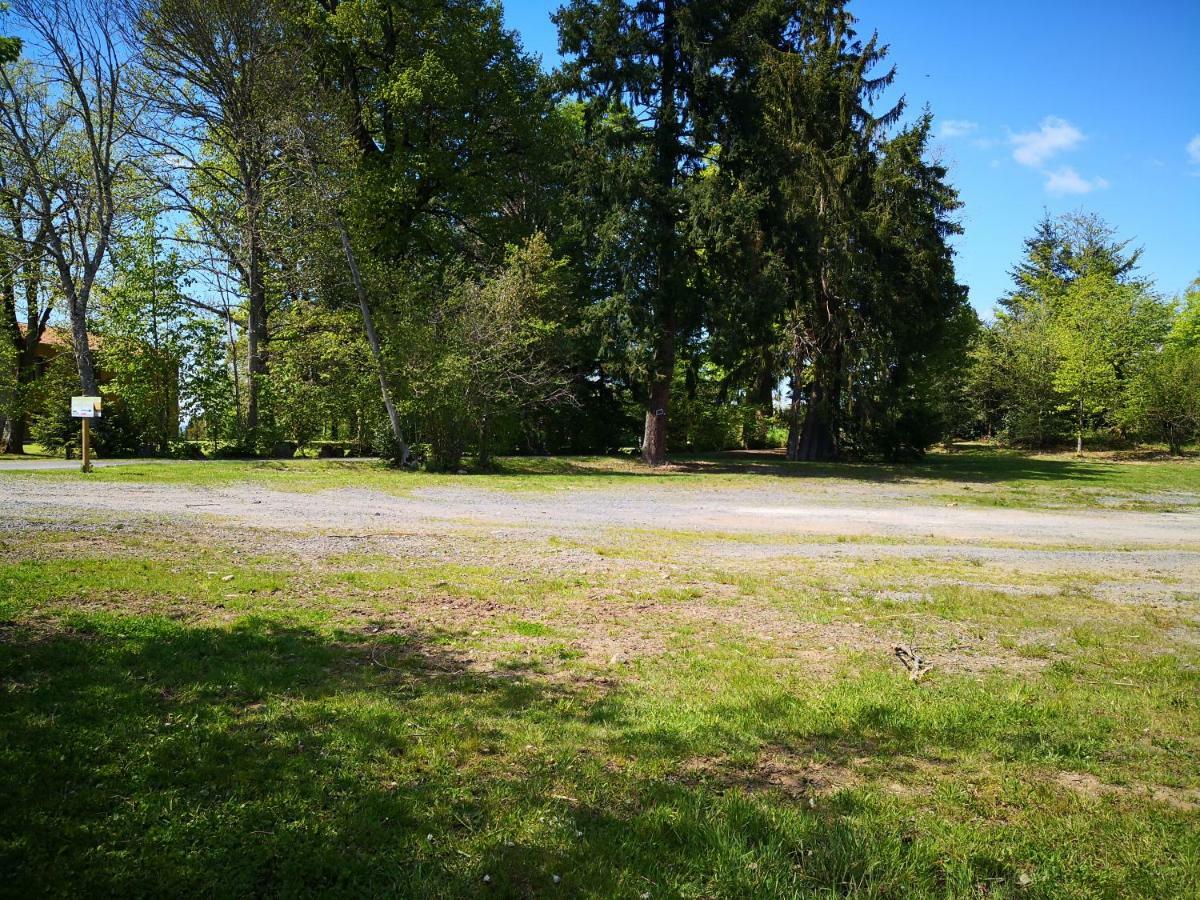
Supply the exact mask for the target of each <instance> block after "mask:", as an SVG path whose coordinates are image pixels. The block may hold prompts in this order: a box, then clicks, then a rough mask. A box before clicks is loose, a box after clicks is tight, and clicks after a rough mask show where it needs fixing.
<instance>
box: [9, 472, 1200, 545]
mask: <svg viewBox="0 0 1200 900" xmlns="http://www.w3.org/2000/svg"><path fill="white" fill-rule="evenodd" d="M0 506H2V507H3V512H4V515H6V516H7V517H10V518H11V517H13V516H16V517H17V518H20V517H22V516H37V517H45V516H51V517H54V516H57V515H60V514H61V515H78V514H80V513H88V512H91V513H109V514H117V515H120V514H131V515H133V514H151V515H167V516H178V517H183V518H195V517H204V518H209V519H211V517H214V516H215V517H218V518H221V519H225V520H228V521H229V522H230V523H231V524H238V525H244V526H251V527H268V528H274V529H282V530H292V531H310V530H319V531H339V532H345V531H357V532H364V533H369V532H384V531H388V530H395V529H413V528H419V527H421V526H422V525H435V524H436V525H440V526H443V527H446V526H450V527H452V526H454V525H457V524H470V525H499V526H504V527H507V528H515V529H520V530H525V531H531V532H539V533H540V532H544V533H571V534H577V533H588V534H593V535H595V534H599V533H600V532H601V531H603V530H604V529H607V528H619V529H641V528H646V529H651V528H653V529H670V530H677V531H701V532H703V531H712V532H743V533H747V532H748V533H760V534H763V535H805V534H811V535H848V536H877V537H884V538H905V539H910V540H928V539H933V540H938V539H941V540H955V541H963V540H968V541H970V540H978V541H1005V542H1012V543H1015V544H1021V545H1038V544H1059V545H1061V544H1079V545H1084V546H1088V547H1098V548H1105V547H1108V548H1115V547H1129V548H1133V547H1137V546H1143V547H1144V546H1158V547H1173V546H1184V547H1188V546H1191V547H1200V513H1197V512H1191V511H1189V512H1129V511H1115V510H1104V511H1060V510H1033V509H1007V508H993V507H978V506H967V505H963V506H958V505H952V504H946V503H942V504H940V505H939V504H937V503H935V502H932V501H930V502H920V501H914V500H912V499H904V498H897V497H895V496H889V495H888V494H887V493H886V492H871V491H862V490H849V491H846V492H845V494H844V495H842V494H833V495H831V494H830V492H829V491H827V490H825V489H820V490H812V489H809V488H807V487H806V486H805V485H804V483H801V484H800V485H798V486H797V487H796V488H784V489H780V488H772V489H764V488H756V487H744V488H743V487H716V488H705V487H703V486H699V487H696V488H692V487H686V486H684V487H680V486H670V487H661V486H639V487H636V488H631V487H614V488H593V487H588V488H581V489H579V490H555V491H548V492H540V491H539V492H505V491H493V490H487V489H483V488H475V487H471V486H469V485H465V486H463V487H454V488H427V489H419V490H416V491H414V492H412V493H411V494H409V495H406V496H396V495H392V494H387V493H382V492H377V491H370V490H362V489H337V490H329V491H321V492H317V493H291V492H283V491H274V490H268V489H265V488H262V487H258V486H254V485H233V486H224V487H219V488H205V487H195V486H176V485H158V484H145V485H134V484H118V483H107V482H84V481H73V480H72V481H67V480H60V479H54V480H49V479H41V478H36V477H28V476H26V477H21V478H5V477H4V476H3V475H2V474H0Z"/></svg>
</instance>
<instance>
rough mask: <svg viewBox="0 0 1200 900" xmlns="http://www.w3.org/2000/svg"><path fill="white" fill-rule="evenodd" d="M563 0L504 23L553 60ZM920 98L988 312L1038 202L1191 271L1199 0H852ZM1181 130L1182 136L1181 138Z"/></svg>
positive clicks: (511, 10) (1195, 239)
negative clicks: (1075, 213) (1089, 217)
mask: <svg viewBox="0 0 1200 900" xmlns="http://www.w3.org/2000/svg"><path fill="white" fill-rule="evenodd" d="M559 5H560V3H559V2H558V0H551V2H542V0H508V2H507V3H506V4H505V10H506V11H505V16H506V21H507V23H508V25H509V26H510V27H511V28H514V29H516V30H517V31H519V32H520V33H521V36H522V38H523V40H524V42H525V46H526V47H527V48H528V49H529V50H531V51H533V52H535V53H539V54H541V56H542V58H543V64H544V65H546V66H547V67H552V66H553V65H554V64H555V63H556V62H557V36H556V34H555V30H554V26H553V24H551V22H550V14H551V12H552V11H553V10H554V9H556V8H557V7H558V6H559ZM850 8H851V10H852V11H853V12H854V14H855V15H856V16H858V18H859V29H860V31H862V32H863V33H868V34H869V33H870V31H872V30H878V32H879V35H880V38H881V39H882V40H883V41H884V42H885V43H887V44H889V45H890V46H891V50H892V56H891V58H892V61H893V62H894V63H895V64H896V66H897V69H898V75H897V82H896V86H895V88H894V90H893V94H892V95H890V96H893V97H895V96H899V95H900V94H903V95H905V97H906V98H907V100H908V103H909V109H910V111H911V112H918V111H919V110H920V109H921V107H922V106H923V105H925V104H926V103H928V104H929V106H930V107H931V108H932V110H933V113H934V115H935V117H936V121H937V122H938V140H937V149H938V152H939V153H940V154H941V155H942V158H943V160H944V161H945V162H947V163H948V164H949V165H950V169H951V180H952V181H953V183H954V184H955V185H956V186H957V187H958V189H959V191H960V193H961V195H962V199H963V201H964V202H965V204H966V205H965V207H964V209H963V211H962V221H963V224H964V226H965V228H966V233H965V235H964V236H963V237H962V238H960V239H959V241H958V242H957V250H958V273H959V278H960V280H961V281H962V282H963V283H965V284H967V285H968V286H969V287H970V289H971V301H972V303H974V305H975V307H976V308H977V309H978V310H979V311H980V312H981V313H983V314H985V315H986V314H987V313H988V312H990V310H991V308H992V306H993V304H994V303H995V301H996V299H997V298H998V297H999V296H1000V295H1001V294H1002V293H1004V291H1005V290H1006V289H1007V287H1008V283H1009V281H1008V274H1007V273H1008V269H1009V268H1010V267H1011V266H1012V264H1013V263H1014V262H1015V261H1016V259H1017V258H1018V257H1019V255H1020V252H1021V241H1022V240H1023V239H1024V238H1025V236H1026V235H1028V234H1029V233H1030V232H1031V231H1032V229H1033V227H1034V225H1035V224H1036V222H1037V221H1038V219H1039V218H1040V217H1041V215H1042V211H1043V210H1049V211H1050V212H1051V213H1053V214H1057V213H1060V212H1068V211H1072V210H1085V211H1089V212H1096V213H1099V214H1100V215H1102V216H1103V217H1104V218H1105V219H1107V220H1108V221H1109V222H1110V223H1111V224H1112V225H1114V226H1116V227H1117V228H1118V229H1119V231H1120V233H1121V235H1122V236H1124V237H1129V238H1133V239H1134V241H1135V243H1137V244H1140V245H1142V246H1144V247H1145V255H1144V256H1143V258H1142V259H1143V261H1142V271H1143V273H1144V274H1146V275H1148V276H1149V277H1151V278H1153V279H1154V281H1155V283H1156V284H1157V286H1158V289H1159V290H1160V291H1162V292H1163V293H1166V294H1176V293H1179V292H1180V291H1182V290H1183V289H1184V288H1185V287H1186V286H1187V284H1188V283H1189V282H1190V281H1191V280H1192V279H1193V278H1196V277H1197V276H1200V0H1175V2H1169V0H1142V2H1137V3H1133V2H1130V0H1120V2H1117V0H1096V2H1085V0H1041V2H1030V0H1006V2H972V0H968V2H964V0H857V2H852V3H851V7H850ZM1189 145H1190V149H1189Z"/></svg>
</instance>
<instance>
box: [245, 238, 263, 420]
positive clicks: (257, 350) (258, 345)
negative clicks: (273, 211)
mask: <svg viewBox="0 0 1200 900" xmlns="http://www.w3.org/2000/svg"><path fill="white" fill-rule="evenodd" d="M251 218H253V216H251ZM248 230H249V231H250V234H248V235H247V237H248V239H249V240H248V245H249V246H248V250H249V253H248V257H249V259H248V265H247V267H246V269H247V271H246V276H247V281H248V282H249V283H248V284H247V289H248V293H249V295H250V296H249V299H250V308H249V311H248V312H249V315H248V316H247V320H246V378H247V384H246V430H247V432H249V434H250V437H251V440H257V438H258V426H259V393H260V388H261V382H262V380H263V378H264V377H265V376H266V374H267V287H266V283H265V281H264V278H263V271H262V248H261V246H260V243H259V236H258V229H257V226H256V225H251V226H249V229H248Z"/></svg>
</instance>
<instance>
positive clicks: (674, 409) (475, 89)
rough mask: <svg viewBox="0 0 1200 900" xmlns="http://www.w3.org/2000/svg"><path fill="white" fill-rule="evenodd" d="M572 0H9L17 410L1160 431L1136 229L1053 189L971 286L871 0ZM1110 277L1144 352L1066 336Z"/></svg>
mask: <svg viewBox="0 0 1200 900" xmlns="http://www.w3.org/2000/svg"><path fill="white" fill-rule="evenodd" d="M554 21H555V23H556V25H557V28H558V34H559V46H560V52H561V55H562V57H563V62H562V64H561V65H560V66H559V67H558V68H557V69H556V70H554V71H552V72H546V71H544V70H543V68H542V66H541V65H540V62H539V60H538V59H536V58H535V57H533V56H531V55H530V54H529V53H528V52H526V51H525V50H524V48H523V47H522V46H521V44H520V42H519V40H518V38H517V37H516V35H515V34H513V33H512V32H511V31H509V30H506V29H505V28H504V25H503V16H502V10H501V8H500V7H499V5H498V4H496V3H493V2H489V0H12V2H11V3H10V10H9V15H8V18H7V22H8V25H9V29H8V30H9V31H10V32H12V33H13V34H14V35H15V36H17V37H19V38H20V44H21V45H22V46H17V42H16V41H11V40H10V41H8V42H6V43H4V44H3V45H0V55H2V56H3V60H4V61H3V63H2V65H0V201H2V203H3V215H2V216H0V220H2V221H0V258H2V262H0V293H2V298H3V327H4V329H5V331H6V334H7V339H6V340H5V341H4V346H3V348H2V349H0V418H2V419H3V420H4V421H3V433H4V439H5V442H6V444H7V447H8V449H9V450H10V451H12V452H21V449H22V448H23V446H24V444H25V442H26V441H27V440H29V439H30V437H31V436H32V437H34V438H37V440H38V441H39V442H40V443H42V444H43V445H46V446H48V447H52V448H57V447H62V446H64V445H69V444H70V442H71V441H72V440H73V434H74V423H73V422H72V421H71V420H70V419H69V417H68V416H67V406H66V402H65V398H66V397H68V396H69V395H70V394H72V393H77V392H83V393H87V394H95V393H100V394H102V395H104V396H105V398H106V410H107V412H106V417H105V419H104V420H103V421H102V422H101V423H100V428H99V429H98V433H97V440H98V441H99V442H100V443H101V444H102V446H103V447H104V448H105V449H107V450H108V451H110V452H122V451H125V452H135V451H137V450H138V449H148V450H150V451H154V452H190V451H191V450H194V448H196V447H197V446H199V443H198V442H203V443H204V445H205V446H207V447H208V448H209V450H210V452H212V451H213V450H216V452H225V453H231V454H238V455H243V454H245V455H254V454H263V453H270V452H272V451H273V450H274V449H276V448H278V447H279V446H280V445H281V444H282V445H283V446H284V447H285V448H286V447H289V446H295V445H305V444H311V443H313V442H318V441H319V442H324V445H325V446H330V445H332V444H341V445H345V446H347V447H351V448H354V449H356V450H366V451H370V452H377V453H381V454H383V455H385V456H387V457H389V458H391V459H393V460H395V461H396V462H397V463H400V464H411V463H413V462H415V461H417V460H420V459H424V461H425V463H426V464H427V465H429V466H430V467H437V468H443V469H445V468H456V467H457V466H458V465H459V464H460V460H461V459H462V458H463V456H464V455H466V454H473V455H475V456H476V457H477V458H478V460H479V462H480V463H486V462H487V460H488V459H489V458H490V456H491V455H492V454H495V453H500V452H514V451H515V452H605V451H609V450H612V449H615V448H621V447H629V446H636V447H638V448H639V451H640V453H641V455H642V457H643V458H644V459H645V460H646V461H647V462H649V463H651V464H659V463H662V462H663V461H664V460H665V459H666V456H667V452H668V449H669V448H670V449H674V450H684V449H716V448H724V447H729V446H747V447H763V446H773V445H778V446H786V448H787V454H788V456H789V458H792V459H806V460H822V459H831V458H835V457H838V456H841V455H846V454H880V455H884V456H888V457H891V458H898V457H904V456H911V455H914V454H919V453H921V452H923V451H924V450H925V449H926V448H927V447H929V446H930V445H931V444H933V443H935V442H936V441H938V440H941V439H943V438H945V437H946V436H947V435H950V434H953V433H962V434H983V433H990V434H996V435H1001V434H1002V435H1004V436H1006V437H1007V438H1009V439H1011V440H1014V441H1021V442H1028V443H1045V442H1048V441H1052V440H1056V439H1059V438H1061V436H1062V434H1063V433H1064V431H1066V430H1070V429H1071V428H1074V431H1075V432H1076V433H1077V434H1078V435H1079V436H1082V434H1083V432H1084V430H1085V429H1090V430H1093V431H1094V430H1095V429H1096V428H1098V427H1102V426H1103V427H1111V428H1113V429H1118V430H1123V433H1127V434H1134V433H1143V432H1146V433H1149V432H1150V431H1155V429H1158V430H1157V431H1155V433H1156V434H1158V433H1161V434H1163V435H1168V431H1167V430H1163V429H1162V428H1160V424H1161V423H1160V424H1155V422H1157V420H1155V419H1154V415H1155V414H1152V413H1151V412H1149V411H1148V410H1149V408H1150V407H1151V406H1154V405H1155V403H1153V402H1151V399H1152V396H1153V394H1154V390H1155V389H1154V388H1153V387H1152V384H1153V383H1159V382H1162V380H1163V379H1169V378H1175V379H1176V380H1178V378H1180V377H1182V376H1181V375H1180V374H1179V373H1180V372H1183V371H1184V368H1180V367H1186V365H1191V363H1190V362H1189V360H1190V359H1191V357H1190V356H1188V355H1187V353H1188V352H1190V350H1187V351H1186V352H1185V351H1184V350H1181V351H1180V353H1181V354H1182V355H1181V356H1180V357H1179V359H1180V360H1183V362H1180V361H1177V360H1176V359H1175V357H1173V356H1172V357H1170V359H1169V360H1168V358H1167V356H1165V355H1164V354H1163V353H1162V352H1160V349H1161V347H1163V346H1165V344H1163V341H1165V340H1166V339H1165V337H1164V334H1165V332H1164V331H1163V328H1164V327H1165V326H1164V325H1163V323H1165V322H1167V321H1168V320H1169V319H1171V317H1172V315H1174V314H1173V313H1168V312H1163V310H1166V309H1167V304H1165V303H1163V302H1162V301H1160V300H1158V299H1156V298H1154V297H1153V293H1152V291H1151V289H1150V286H1149V285H1145V284H1143V283H1142V282H1140V281H1138V280H1137V278H1136V275H1135V274H1134V272H1135V264H1136V257H1131V256H1130V255H1129V254H1127V253H1126V249H1125V247H1124V246H1123V245H1114V244H1113V241H1114V240H1115V239H1113V238H1112V235H1111V234H1108V233H1100V232H1096V233H1095V234H1092V235H1091V238H1086V240H1093V242H1094V243H1096V242H1098V243H1097V247H1099V248H1100V249H1107V251H1111V254H1110V255H1111V256H1112V259H1111V260H1109V261H1108V262H1107V263H1105V264H1104V265H1106V266H1108V268H1107V269H1105V268H1103V266H1101V264H1100V263H1099V262H1096V261H1095V260H1092V259H1091V257H1089V256H1088V254H1089V253H1091V252H1092V251H1093V250H1096V253H1097V254H1099V252H1100V250H1097V249H1096V248H1091V249H1087V248H1085V247H1084V245H1083V244H1080V243H1079V241H1081V240H1084V242H1085V243H1086V240H1085V238H1084V237H1081V236H1080V233H1077V229H1075V230H1072V228H1073V227H1074V226H1072V228H1065V226H1064V228H1065V230H1061V233H1059V231H1056V230H1055V229H1057V228H1058V226H1057V225H1053V223H1051V224H1048V225H1047V226H1046V227H1047V228H1049V229H1050V230H1051V231H1053V232H1054V233H1053V234H1050V233H1047V234H1044V235H1043V234H1041V232H1039V237H1038V239H1037V241H1043V242H1046V241H1048V242H1050V243H1054V244H1055V247H1054V248H1052V249H1045V248H1042V249H1039V248H1040V247H1041V245H1040V244H1039V245H1038V247H1035V246H1034V244H1036V243H1037V241H1035V242H1034V244H1031V245H1030V247H1029V248H1028V249H1029V252H1030V254H1034V253H1035V252H1036V253H1043V252H1044V253H1048V254H1049V256H1048V257H1047V258H1046V259H1045V260H1042V261H1036V260H1034V259H1033V258H1032V257H1031V259H1030V260H1029V261H1028V265H1027V266H1025V265H1023V267H1022V269H1021V271H1020V278H1021V279H1024V281H1022V282H1021V283H1020V285H1019V286H1018V290H1017V291H1015V292H1014V294H1013V295H1012V297H1011V298H1007V299H1006V300H1005V304H1004V308H1003V309H1002V311H1001V313H1000V315H999V316H998V317H997V319H996V322H995V323H993V324H989V325H987V326H983V325H981V323H980V322H979V320H978V318H977V317H976V315H975V313H974V312H973V311H972V309H971V307H970V305H969V304H968V302H967V292H966V289H965V288H964V287H963V286H962V285H960V284H959V283H958V281H957V279H956V277H955V272H954V265H953V252H952V249H951V246H950V240H951V239H952V237H953V236H954V235H956V234H958V233H959V231H960V226H959V224H958V221H957V219H956V212H957V210H958V209H959V206H960V202H959V199H958V196H957V194H956V192H955V190H954V188H953V187H952V186H951V184H950V183H949V181H948V175H947V171H946V169H945V167H944V166H942V165H941V164H940V163H939V162H938V161H937V159H936V155H935V153H934V152H933V151H932V149H931V143H932V130H933V118H932V114H931V113H930V111H928V110H924V111H922V112H921V113H920V114H918V115H916V116H913V117H908V118H907V120H906V117H905V106H904V102H903V99H902V98H892V97H890V96H889V95H890V93H891V88H892V84H893V81H894V78H895V71H894V69H892V68H891V67H890V66H889V65H888V63H887V47H886V45H884V44H883V43H882V42H881V41H880V39H879V37H878V36H876V35H865V34H859V33H857V32H856V21H855V18H854V16H853V15H852V13H851V12H850V10H849V9H848V4H847V3H846V2H844V0H840V2H839V0H732V2H719V3H718V2H711V0H638V2H626V0H571V2H568V3H566V5H564V6H563V7H562V8H561V9H559V10H558V12H557V13H556V14H555V16H554ZM1093 224H1095V223H1093ZM1097 227H1099V226H1097ZM1093 230H1095V229H1093ZM1055 242H1057V243H1055ZM1089 246H1090V245H1089ZM1122 254H1125V255H1122ZM1085 257H1086V258H1087V259H1086V260H1085ZM1097 258H1098V257H1097ZM1039 260H1040V257H1039ZM1039 266H1044V267H1045V270H1044V271H1043V270H1042V269H1041V268H1038V267H1039ZM1106 279H1107V280H1106ZM1026 282H1027V283H1026ZM1022 285H1023V286H1022ZM1110 294H1111V295H1113V296H1116V295H1120V296H1121V297H1124V298H1125V300H1123V301H1121V302H1125V303H1127V305H1128V306H1129V307H1130V310H1131V311H1130V312H1129V313H1128V316H1129V317H1131V319H1130V324H1129V329H1128V330H1127V332H1122V333H1121V335H1122V336H1121V337H1120V338H1119V340H1121V341H1126V340H1127V341H1131V342H1136V341H1141V342H1142V343H1141V344H1138V349H1137V350H1136V352H1135V350H1134V349H1131V348H1133V346H1134V345H1133V343H1127V344H1125V345H1123V347H1124V349H1123V350H1122V351H1120V352H1117V351H1115V350H1111V348H1109V345H1110V344H1112V343H1113V341H1114V340H1118V339H1117V338H1116V337H1114V335H1115V334H1116V333H1115V332H1112V331H1109V332H1107V334H1106V336H1105V337H1104V341H1108V344H1105V345H1104V347H1100V345H1099V344H1096V345H1095V346H1092V345H1088V346H1086V347H1085V346H1083V345H1079V346H1076V345H1074V344H1071V342H1070V341H1069V340H1068V339H1067V337H1066V336H1067V335H1075V336H1078V335H1082V334H1084V333H1085V332H1086V331H1087V329H1083V328H1080V327H1075V326H1076V325H1077V324H1078V323H1077V322H1076V321H1075V319H1072V318H1071V317H1076V319H1079V317H1082V318H1081V319H1080V321H1084V320H1086V321H1087V322H1089V323H1090V322H1092V318H1089V317H1091V316H1093V315H1094V316H1101V317H1102V316H1103V315H1110V314H1111V315H1116V313H1114V312H1112V310H1111V309H1109V307H1110V306H1112V303H1116V302H1117V301H1112V303H1110V301H1109V299H1108V298H1109V296H1110ZM1102 296H1103V299H1101V297H1102ZM1063 298H1067V299H1063ZM1087 298H1091V299H1087ZM1089 304H1090V305H1089ZM1093 307H1095V310H1093V311H1091V312H1089V311H1086V310H1092V308H1093ZM1101 307H1103V308H1104V309H1105V310H1109V311H1108V312H1105V313H1102V312H1101V311H1100V308H1101ZM1134 307H1136V309H1134ZM1085 308H1086V309H1085ZM1152 310H1159V313H1153V312H1152ZM1155 315H1158V318H1157V319H1155ZM1151 319H1154V321H1155V322H1157V323H1158V324H1152V323H1151V321H1150V320H1151ZM1171 327H1172V328H1173V327H1174V326H1171ZM1181 327H1182V326H1181ZM1156 329H1157V330H1156ZM1081 340H1082V338H1081ZM1097 340H1098V341H1099V340H1100V339H1099V338H1097ZM50 345H53V346H56V347H60V348H61V350H62V352H55V353H52V354H48V353H47V352H46V347H47V346H50ZM1172 346H1174V345H1172ZM1181 346H1182V345H1181ZM1188 347H1191V345H1188ZM1106 348H1107V349H1106ZM1145 348H1153V350H1154V354H1153V355H1154V357H1155V359H1159V358H1160V357H1161V358H1162V360H1164V361H1163V362H1162V364H1161V366H1160V367H1159V369H1160V370H1161V371H1159V370H1156V371H1159V374H1158V375H1157V376H1152V375H1150V374H1147V373H1149V372H1150V369H1151V367H1149V365H1148V363H1147V360H1148V359H1149V356H1150V354H1149V351H1147V352H1143V350H1144V349H1145ZM1036 353H1044V354H1050V355H1051V356H1053V358H1054V360H1055V364H1054V366H1053V374H1052V375H1049V374H1047V373H1048V372H1049V371H1050V370H1049V369H1048V368H1046V367H1044V366H1039V365H1038V364H1037V362H1036V361H1034V360H1035V357H1033V356H1030V354H1036ZM1122 353H1124V354H1125V355H1124V356H1122V355H1121V354H1122ZM1100 358H1103V359H1105V360H1109V361H1111V364H1112V372H1108V370H1107V369H1106V370H1104V372H1101V371H1100V369H1101V368H1102V367H1101V366H1099V365H1098V364H1097V362H1096V361H1097V359H1100ZM1107 364H1108V363H1105V365H1107ZM1022 367H1024V369H1022ZM1172 367H1174V368H1172ZM1026 369H1028V370H1029V374H1028V379H1027V381H1028V383H1026V382H1020V384H1019V386H1018V383H1017V381H1016V380H1014V379H1015V377H1016V376H1015V375H1014V374H1013V373H1014V372H1016V371H1017V370H1021V371H1025V370H1026ZM1106 373H1107V374H1106ZM1110 376H1111V377H1110ZM1155 377H1157V378H1158V379H1159V382H1154V378H1155ZM1039 378H1040V379H1041V381H1040V382H1037V384H1034V382H1035V381H1037V379H1039ZM1047 378H1050V381H1049V382H1047V381H1046V379H1047ZM1106 379H1107V380H1106ZM1168 393H1169V394H1170V396H1171V398H1172V399H1174V398H1175V396H1176V395H1175V394H1174V393H1171V392H1168ZM1117 396H1120V397H1121V398H1122V399H1121V401H1120V403H1119V404H1118V403H1117V402H1116V401H1114V400H1113V398H1114V397H1117ZM1139 398H1140V399H1139ZM1189 402H1190V401H1189ZM1139 403H1140V404H1141V406H1138V404H1139ZM1159 405H1161V404H1159ZM1190 408H1191V407H1189V409H1190ZM180 421H183V422H185V423H186V437H187V438H189V439H191V440H189V441H187V442H181V441H179V440H178V437H179V434H178V423H179V422H180ZM1071 423H1074V424H1073V425H1072V424H1071ZM1172 428H1173V430H1169V434H1170V435H1175V437H1168V438H1167V439H1169V440H1171V441H1173V444H1172V445H1173V446H1178V442H1180V441H1186V439H1187V438H1188V435H1189V432H1188V426H1186V424H1185V425H1179V426H1172ZM1089 433H1091V432H1089Z"/></svg>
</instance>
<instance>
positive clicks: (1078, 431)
mask: <svg viewBox="0 0 1200 900" xmlns="http://www.w3.org/2000/svg"><path fill="white" fill-rule="evenodd" d="M1075 455H1076V456H1083V400H1080V401H1079V412H1078V415H1077V417H1076V419H1075Z"/></svg>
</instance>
